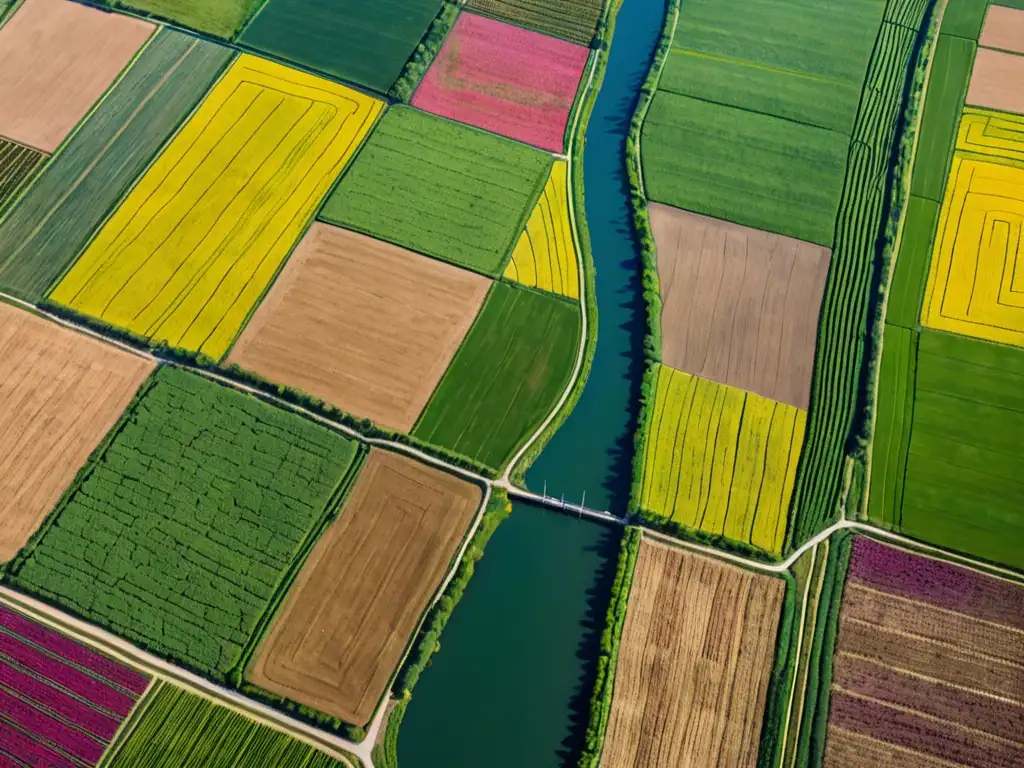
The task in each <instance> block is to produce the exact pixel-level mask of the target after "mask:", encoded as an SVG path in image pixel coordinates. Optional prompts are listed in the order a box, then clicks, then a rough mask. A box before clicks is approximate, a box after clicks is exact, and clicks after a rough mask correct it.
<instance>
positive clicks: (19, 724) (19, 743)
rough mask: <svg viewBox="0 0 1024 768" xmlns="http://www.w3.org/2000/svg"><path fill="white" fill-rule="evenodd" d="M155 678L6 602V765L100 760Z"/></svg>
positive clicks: (2, 610)
mask: <svg viewBox="0 0 1024 768" xmlns="http://www.w3.org/2000/svg"><path fill="white" fill-rule="evenodd" d="M148 686H149V678H148V677H146V676H145V675H143V674H141V673H139V672H136V671H135V670H133V669H130V668H128V667H125V666H122V665H121V664H118V663H117V662H114V661H112V660H110V659H108V658H107V657H105V656H101V655H100V654H98V653H96V652H95V651H93V650H91V649H89V648H86V647H85V646H83V645H79V644H78V643H76V642H74V641H73V640H71V639H70V638H67V637H65V636H64V635H61V634H59V633H57V632H54V631H53V630H51V629H48V628H46V627H44V626H43V625H42V624H38V623H36V622H34V621H31V620H29V619H27V618H25V617H24V616H22V615H21V614H19V613H17V612H15V611H12V610H11V609H10V608H7V607H6V606H0V764H3V765H9V766H12V767H14V766H22V765H38V766H44V765H45V766H59V767H60V768H73V767H74V766H83V765H85V766H93V765H97V764H98V763H99V761H100V758H101V757H102V756H103V752H104V750H105V749H106V747H107V745H108V744H109V743H110V741H111V740H112V739H113V738H114V734H116V733H117V730H118V728H119V727H120V726H121V723H122V721H123V720H124V719H125V718H126V717H127V716H128V715H129V713H130V712H131V711H132V708H133V707H134V706H135V703H136V701H137V700H138V698H139V697H140V696H141V695H142V694H143V692H145V690H146V688H147V687H148Z"/></svg>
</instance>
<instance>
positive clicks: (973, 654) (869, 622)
mask: <svg viewBox="0 0 1024 768" xmlns="http://www.w3.org/2000/svg"><path fill="white" fill-rule="evenodd" d="M1022 631H1024V585H1021V584H1019V583H1016V582H1011V581H1003V580H1001V579H996V578H994V577H990V576H985V575H983V574H981V573H978V572H976V571H971V570H968V569H966V568H960V567H957V566H955V565H952V564H950V563H947V562H943V561H940V560H932V559H930V558H927V557H924V556H922V555H914V554H911V553H910V552H907V551H905V550H902V549H897V548H895V547H890V546H887V545H885V544H880V543H878V542H877V541H874V540H872V539H868V538H864V537H858V538H856V539H854V544H853V555H852V558H851V561H850V569H849V574H848V580H847V583H846V587H845V589H844V591H843V602H842V610H841V613H840V620H839V637H838V643H837V646H836V655H835V659H834V667H833V672H832V695H831V708H830V713H829V725H828V738H827V740H826V746H825V761H824V765H825V768H877V767H878V766H885V767H886V768H888V766H910V767H911V768H933V767H934V768H939V767H940V766H941V768H958V767H959V766H964V768H1015V767H1016V766H1019V765H1022V764H1024V740H1022V737H1021V730H1020V724H1021V722H1024V697H1022V695H1021V692H1022V691H1024V643H1021V642H1020V634H1021V632H1022Z"/></svg>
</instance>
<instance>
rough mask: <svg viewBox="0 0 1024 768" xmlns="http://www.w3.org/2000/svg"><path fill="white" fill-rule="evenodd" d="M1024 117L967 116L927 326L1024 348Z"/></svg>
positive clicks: (942, 221) (931, 279) (945, 207)
mask: <svg viewBox="0 0 1024 768" xmlns="http://www.w3.org/2000/svg"><path fill="white" fill-rule="evenodd" d="M1022 224H1024V117H1020V116H1017V115H1005V114H1001V113H994V112H988V111H985V110H977V109H967V110H965V112H964V117H963V120H962V121H961V123H960V132H959V135H958V139H957V149H956V152H955V153H954V155H953V163H952V167H951V168H950V172H949V178H948V181H947V182H946V195H945V199H944V200H943V202H942V212H941V214H940V216H939V229H938V234H937V236H936V238H935V247H934V251H933V253H932V260H931V266H930V269H929V272H928V283H927V287H926V288H925V297H924V307H923V310H922V313H921V322H922V324H923V325H925V326H928V327H929V328H935V329H938V330H943V331H950V332H953V333H960V334H963V335H965V336H974V337H977V338H981V339H987V340H988V341H995V342H1000V343H1003V344H1014V345H1016V346H1021V347H1024V240H1022V234H1024V233H1022V231H1021V229H1022Z"/></svg>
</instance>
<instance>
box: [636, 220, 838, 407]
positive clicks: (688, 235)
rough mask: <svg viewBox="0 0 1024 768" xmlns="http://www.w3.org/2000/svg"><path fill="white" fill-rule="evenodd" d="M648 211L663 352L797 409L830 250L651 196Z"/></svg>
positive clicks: (681, 366) (686, 366)
mask: <svg viewBox="0 0 1024 768" xmlns="http://www.w3.org/2000/svg"><path fill="white" fill-rule="evenodd" d="M648 212H649V213H650V217H651V229H652V230H653V233H654V240H655V243H656V244H657V249H658V274H659V275H660V277H661V286H662V289H661V292H662V302H663V306H662V312H661V332H662V349H663V351H662V360H663V362H664V363H665V364H666V365H669V366H671V367H673V368H676V369H678V370H681V371H685V372H686V373H692V374H694V375H696V376H701V377H703V378H705V379H712V380H713V381H717V382H719V383H721V384H728V385H730V386H733V387H739V388H740V389H746V390H748V391H751V392H756V393H758V394H759V395H763V396H765V397H768V398H771V399H772V400H777V401H779V402H783V403H788V404H790V405H795V406H796V407H798V408H803V409H804V410H806V409H807V405H808V400H809V398H810V389H811V374H812V372H813V369H814V344H815V341H816V339H817V331H818V312H819V310H820V309H821V296H822V292H823V290H824V288H825V278H826V276H827V275H828V265H829V255H830V254H829V250H828V249H827V248H823V247H821V246H819V245H812V244H811V243H805V242H802V241H800V240H794V239H793V238H790V237H783V236H782V235H773V234H771V233H768V232H762V231H759V230H756V229H751V228H750V227H741V226H739V225H738V224H732V223H731V222H728V221H720V220H717V219H712V218H709V217H707V216H699V215H697V214H695V213H690V212H689V211H681V210H679V209H677V208H671V207H669V206H667V205H662V204H660V203H651V204H650V205H649V206H648Z"/></svg>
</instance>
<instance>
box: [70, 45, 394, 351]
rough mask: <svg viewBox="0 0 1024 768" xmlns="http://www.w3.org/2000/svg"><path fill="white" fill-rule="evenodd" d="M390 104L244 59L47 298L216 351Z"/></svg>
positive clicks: (168, 339)
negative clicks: (384, 107) (375, 120)
mask: <svg viewBox="0 0 1024 768" xmlns="http://www.w3.org/2000/svg"><path fill="white" fill-rule="evenodd" d="M382 107H383V105H382V104H381V102H379V101H376V100H374V99H371V98H369V97H368V96H364V95H362V94H360V93H357V92H356V91H353V90H351V89H349V88H346V87H344V86H340V85H335V84H333V83H330V82H327V81H326V80H321V79H319V78H316V77H312V76H310V75H305V74H303V73H300V72H295V71H294V70H290V69H288V68H286V67H282V66H281V65H279V64H274V63H272V62H268V61H264V60H262V59H257V58H255V57H253V56H249V55H242V56H240V57H239V58H238V60H237V61H236V62H235V63H234V64H233V65H232V66H231V68H230V69H229V70H228V71H227V73H226V74H225V75H224V77H223V78H222V79H221V80H220V82H218V84H217V85H216V87H215V88H214V89H213V91H211V92H210V95H209V96H207V98H206V99H205V100H204V101H203V103H202V105H201V106H200V108H199V109H198V110H197V111H196V112H195V114H194V115H193V116H192V118H191V119H190V120H189V121H188V123H187V124H186V125H185V126H184V127H183V128H182V130H181V132H179V133H178V135H177V136H176V137H175V138H174V139H173V141H172V142H171V143H170V144H169V145H168V147H167V148H166V149H165V150H164V151H163V152H162V153H161V155H160V157H159V158H158V159H157V160H156V162H155V163H154V164H153V166H152V167H150V169H149V170H148V171H147V172H146V175H145V176H143V178H142V179H141V180H140V181H139V183H138V184H136V185H135V188H134V189H133V190H132V192H131V194H130V195H129V196H128V197H127V199H126V200H125V201H124V202H123V203H122V204H121V206H120V207H119V208H118V209H117V210H116V211H115V212H114V215H113V216H111V217H110V219H109V220H108V221H107V223H106V224H105V225H104V226H103V228H102V229H101V230H100V232H99V234H98V235H97V236H96V238H95V239H94V240H93V241H92V243H91V244H90V245H89V247H88V248H87V249H86V251H85V253H84V254H83V255H82V256H81V258H79V260H78V261H77V262H76V263H75V265H74V266H73V267H72V268H71V270H70V271H69V272H68V274H67V275H66V276H65V277H64V279H63V280H61V282H60V284H59V285H58V286H57V287H56V288H55V289H54V291H53V293H52V294H51V296H50V297H51V299H52V300H54V301H56V302H58V303H60V304H64V305H66V306H68V307H71V308H72V309H74V310H76V311H78V312H81V313H83V314H88V315H92V316H94V317H97V318H99V319H101V320H103V321H104V322H107V323H110V324H112V325H116V326H119V327H122V328H126V329H128V330H130V331H132V332H134V333H137V334H139V335H142V336H146V337H149V338H151V339H154V340H156V341H166V342H167V343H168V344H170V345H172V346H179V347H183V348H185V349H190V350H194V351H197V352H202V353H204V354H206V355H209V356H210V357H212V358H215V359H219V358H220V357H222V356H223V355H224V353H225V352H226V351H227V349H228V347H229V346H230V345H231V342H232V341H233V340H234V338H235V336H236V335H237V333H238V332H239V331H240V330H241V328H242V326H243V325H244V324H245V321H246V319H247V318H248V315H249V313H250V311H251V310H252V309H253V307H254V306H255V304H256V303H257V302H258V301H259V299H260V297H261V295H262V294H263V291H264V290H265V289H266V287H267V286H268V285H269V284H270V282H271V280H273V277H274V275H275V273H276V272H277V269H278V267H279V266H280V264H281V262H282V261H283V260H284V259H285V257H286V256H287V255H288V253H289V251H290V250H291V248H292V246H293V245H294V243H295V242H296V241H297V240H298V239H299V237H300V235H301V234H302V231H303V229H304V228H305V226H306V222H307V221H308V219H309V218H310V217H311V216H312V215H313V213H314V211H315V210H316V206H317V204H318V202H319V200H320V199H322V198H323V196H324V195H326V194H327V191H328V189H329V188H330V186H331V184H332V183H333V182H334V179H335V178H336V177H337V175H338V173H339V172H340V171H341V169H342V167H343V166H344V165H345V163H346V162H347V161H348V159H349V158H350V157H351V156H352V154H353V153H354V152H355V150H356V148H357V147H358V146H359V144H360V142H361V141H362V139H363V138H364V137H365V136H366V134H367V132H368V131H369V130H370V127H371V125H372V123H373V121H374V119H375V118H376V116H377V115H378V114H379V112H380V111H381V109H382Z"/></svg>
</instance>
